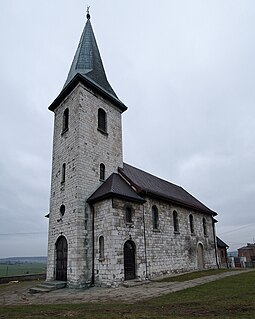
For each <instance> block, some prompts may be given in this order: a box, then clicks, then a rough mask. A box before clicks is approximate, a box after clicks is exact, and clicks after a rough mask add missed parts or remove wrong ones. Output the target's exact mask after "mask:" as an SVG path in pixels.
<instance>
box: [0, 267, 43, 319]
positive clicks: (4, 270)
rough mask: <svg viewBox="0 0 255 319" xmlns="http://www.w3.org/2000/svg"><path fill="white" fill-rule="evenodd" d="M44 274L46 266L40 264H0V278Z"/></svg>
mask: <svg viewBox="0 0 255 319" xmlns="http://www.w3.org/2000/svg"><path fill="white" fill-rule="evenodd" d="M45 272H46V264H41V263H21V264H14V265H6V264H0V277H6V276H16V275H24V274H40V273H45ZM0 318H1V317H0Z"/></svg>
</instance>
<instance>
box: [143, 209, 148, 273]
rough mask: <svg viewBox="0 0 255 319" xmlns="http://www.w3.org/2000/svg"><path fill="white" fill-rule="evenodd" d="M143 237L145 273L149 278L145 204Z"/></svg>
mask: <svg viewBox="0 0 255 319" xmlns="http://www.w3.org/2000/svg"><path fill="white" fill-rule="evenodd" d="M143 237H144V257H145V274H146V278H148V264H147V246H146V233H145V214H144V204H143Z"/></svg>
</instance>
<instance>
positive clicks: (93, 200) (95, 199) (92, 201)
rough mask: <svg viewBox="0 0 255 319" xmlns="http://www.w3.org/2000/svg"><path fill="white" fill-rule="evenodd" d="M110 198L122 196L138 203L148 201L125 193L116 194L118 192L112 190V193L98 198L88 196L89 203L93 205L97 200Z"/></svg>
mask: <svg viewBox="0 0 255 319" xmlns="http://www.w3.org/2000/svg"><path fill="white" fill-rule="evenodd" d="M109 198H121V199H126V200H130V201H132V202H137V203H141V204H142V203H145V202H146V200H144V199H142V198H141V199H139V198H134V197H130V196H125V195H121V194H116V193H113V192H111V193H108V194H105V195H102V196H99V197H97V198H94V199H90V198H88V199H87V203H89V204H91V205H92V204H95V203H96V202H100V201H102V200H105V199H109Z"/></svg>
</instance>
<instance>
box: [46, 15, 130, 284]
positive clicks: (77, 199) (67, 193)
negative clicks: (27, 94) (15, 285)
mask: <svg viewBox="0 0 255 319" xmlns="http://www.w3.org/2000/svg"><path fill="white" fill-rule="evenodd" d="M126 109H127V107H126V106H125V105H124V104H123V103H122V102H121V101H120V100H119V99H118V97H117V95H116V94H115V92H114V90H113V89H112V87H111V85H110V84H109V82H108V80H107V77H106V74H105V71H104V66H103V63H102V60H101V57H100V53H99V50H98V46H97V43H96V39H95V36H94V33H93V29H92V26H91V21H90V15H89V13H88V14H87V21H86V24H85V27H84V30H83V33H82V35H81V39H80V42H79V45H78V48H77V51H76V53H75V56H74V59H73V62H72V65H71V68H70V71H69V74H68V77H67V80H66V82H65V85H64V87H63V89H62V90H61V92H60V94H59V95H58V96H57V98H56V99H55V100H54V101H53V103H52V104H51V105H50V106H49V110H50V111H52V112H54V136H53V155H52V175H51V197H50V212H49V234H48V265H47V280H63V281H67V283H68V285H69V287H86V286H89V285H90V284H91V283H92V282H93V273H92V269H93V265H92V264H93V229H92V222H93V211H92V209H91V207H90V206H89V204H88V203H87V199H88V198H89V196H90V195H91V194H92V193H93V192H94V191H95V190H96V189H97V188H98V187H99V186H100V185H101V184H102V183H103V182H104V181H105V179H107V178H108V177H109V176H110V175H111V174H112V173H114V172H117V170H118V167H122V166H123V158H122V128H121V114H122V113H123V112H124V111H125V110H126Z"/></svg>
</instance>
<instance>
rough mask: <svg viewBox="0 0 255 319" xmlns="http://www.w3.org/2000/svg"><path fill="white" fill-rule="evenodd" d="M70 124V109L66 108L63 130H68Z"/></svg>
mask: <svg viewBox="0 0 255 319" xmlns="http://www.w3.org/2000/svg"><path fill="white" fill-rule="evenodd" d="M68 126H69V109H65V110H64V114H63V130H62V132H63V133H64V132H66V131H67V130H68Z"/></svg>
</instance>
